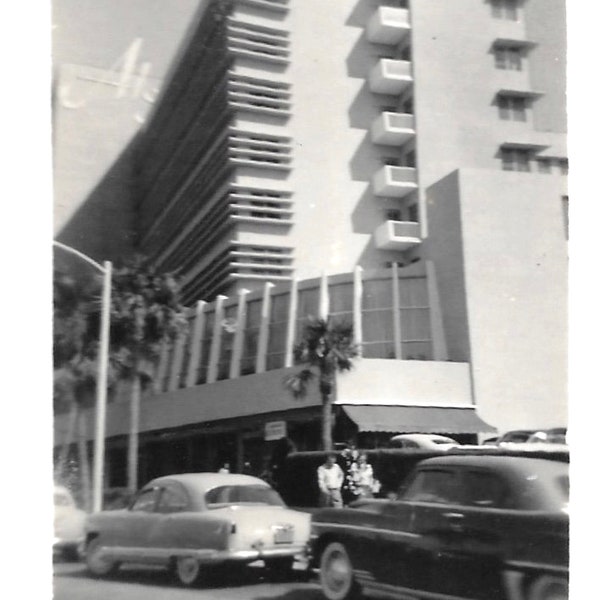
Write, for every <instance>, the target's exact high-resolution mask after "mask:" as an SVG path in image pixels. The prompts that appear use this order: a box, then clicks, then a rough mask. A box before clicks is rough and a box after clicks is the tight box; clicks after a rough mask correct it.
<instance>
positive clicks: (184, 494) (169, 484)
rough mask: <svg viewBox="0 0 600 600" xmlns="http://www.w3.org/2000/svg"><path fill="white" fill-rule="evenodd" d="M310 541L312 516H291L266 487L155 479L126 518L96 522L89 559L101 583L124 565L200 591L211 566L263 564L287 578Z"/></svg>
mask: <svg viewBox="0 0 600 600" xmlns="http://www.w3.org/2000/svg"><path fill="white" fill-rule="evenodd" d="M309 534H310V515H309V514H308V513H303V512H298V511H294V510H290V509H288V508H286V506H285V505H284V503H283V501H282V500H281V498H280V497H279V494H278V493H277V492H276V491H275V490H273V489H272V488H271V487H270V486H269V485H268V484H267V483H265V482H264V481H262V480H261V479H258V478H256V477H251V476H248V475H234V474H221V473H187V474H180V475H170V476H166V477H160V478H158V479H154V480H153V481H151V482H149V483H148V484H147V485H146V486H144V487H143V488H142V489H141V490H140V491H139V492H138V494H137V495H136V496H135V497H134V499H133V500H132V502H131V504H130V506H129V508H127V509H125V510H114V511H104V512H99V513H95V514H93V515H90V516H89V517H88V519H87V522H86V547H85V555H86V563H87V566H88V569H89V570H90V571H91V573H92V574H94V575H97V576H99V575H107V574H108V573H110V572H111V571H114V570H115V569H117V568H118V567H119V565H121V564H123V563H132V564H151V565H162V566H165V567H170V568H172V569H173V570H174V572H175V574H176V575H177V578H178V579H179V581H180V582H181V583H182V584H184V585H193V584H195V583H197V582H198V581H199V580H200V579H201V577H202V574H203V572H204V567H205V566H207V565H215V564H223V563H228V564H231V565H234V564H245V563H250V562H254V561H256V560H259V559H262V560H263V561H264V562H265V565H266V566H267V567H268V568H270V569H271V570H273V571H275V572H277V573H278V574H282V573H285V572H286V571H287V570H290V569H291V568H292V565H293V562H294V558H295V557H296V556H298V555H301V554H303V553H304V552H305V550H306V544H307V542H308V538H309Z"/></svg>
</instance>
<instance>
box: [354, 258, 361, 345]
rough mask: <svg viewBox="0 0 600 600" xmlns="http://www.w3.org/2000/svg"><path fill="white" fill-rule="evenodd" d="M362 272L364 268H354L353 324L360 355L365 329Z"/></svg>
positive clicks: (355, 341)
mask: <svg viewBox="0 0 600 600" xmlns="http://www.w3.org/2000/svg"><path fill="white" fill-rule="evenodd" d="M362 274H363V268H362V267H360V266H356V268H355V269H354V286H353V292H354V298H353V301H352V326H353V329H354V343H355V344H356V347H357V350H358V356H362V342H363V331H362V296H363V285H362Z"/></svg>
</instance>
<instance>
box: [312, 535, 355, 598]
mask: <svg viewBox="0 0 600 600" xmlns="http://www.w3.org/2000/svg"><path fill="white" fill-rule="evenodd" d="M320 570H321V572H320V575H319V578H320V581H321V589H322V591H323V594H324V595H325V597H326V598H327V599H328V600H346V599H348V598H357V597H358V596H359V594H360V589H359V587H358V585H357V583H356V581H355V579H354V572H353V570H352V562H351V561H350V557H349V556H348V552H347V551H346V548H345V547H344V546H343V544H340V543H339V542H332V543H331V544H328V545H327V547H326V548H325V550H324V551H323V554H321V562H320Z"/></svg>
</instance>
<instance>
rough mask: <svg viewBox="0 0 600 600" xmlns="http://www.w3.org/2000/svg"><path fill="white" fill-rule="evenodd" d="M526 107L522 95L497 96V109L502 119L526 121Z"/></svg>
mask: <svg viewBox="0 0 600 600" xmlns="http://www.w3.org/2000/svg"><path fill="white" fill-rule="evenodd" d="M526 109H527V101H526V98H525V97H524V96H504V95H503V96H498V111H499V114H500V118H501V119H502V120H504V121H526V120H527V112H526Z"/></svg>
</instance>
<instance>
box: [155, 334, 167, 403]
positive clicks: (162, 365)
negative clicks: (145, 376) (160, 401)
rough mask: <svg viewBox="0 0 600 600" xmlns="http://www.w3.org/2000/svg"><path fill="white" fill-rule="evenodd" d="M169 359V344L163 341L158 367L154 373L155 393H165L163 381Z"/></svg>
mask: <svg viewBox="0 0 600 600" xmlns="http://www.w3.org/2000/svg"><path fill="white" fill-rule="evenodd" d="M168 359H169V342H167V341H163V342H162V343H161V345H160V354H159V357H158V367H157V368H156V370H155V371H154V382H153V388H154V391H155V392H157V393H158V392H163V391H164V388H163V381H164V378H165V375H166V373H167V361H168Z"/></svg>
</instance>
